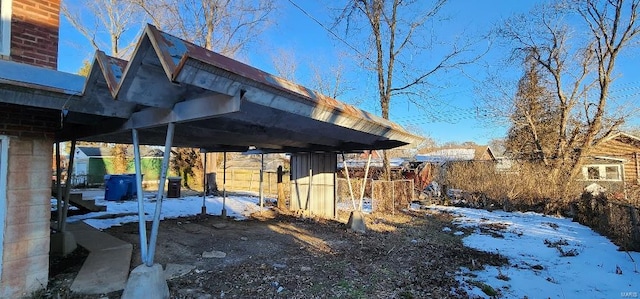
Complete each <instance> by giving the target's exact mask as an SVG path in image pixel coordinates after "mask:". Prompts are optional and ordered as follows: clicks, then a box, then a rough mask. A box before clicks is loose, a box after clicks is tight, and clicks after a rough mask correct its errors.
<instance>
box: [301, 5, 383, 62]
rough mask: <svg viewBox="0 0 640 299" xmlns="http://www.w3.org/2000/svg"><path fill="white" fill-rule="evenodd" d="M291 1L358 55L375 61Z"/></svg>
mask: <svg viewBox="0 0 640 299" xmlns="http://www.w3.org/2000/svg"><path fill="white" fill-rule="evenodd" d="M289 2H290V3H291V4H292V5H293V6H295V7H296V8H297V9H299V10H300V11H301V12H302V13H303V14H304V15H306V16H307V17H308V18H310V19H311V20H313V21H314V22H316V23H317V24H318V25H320V27H322V29H324V30H326V31H327V32H329V33H330V34H331V35H333V37H335V38H337V39H338V40H339V41H341V42H343V43H344V44H345V45H347V46H348V47H349V48H351V49H352V50H353V51H355V52H356V53H358V55H360V56H361V57H363V58H364V59H366V60H368V61H369V62H371V63H374V62H373V61H372V60H371V59H369V57H367V56H366V55H364V54H362V53H361V52H360V51H359V50H358V49H356V47H354V46H352V45H351V44H350V43H348V42H347V41H346V40H344V39H343V38H341V37H340V36H338V35H337V34H336V33H335V32H333V31H331V29H329V28H327V26H325V25H324V24H322V22H320V21H319V20H318V19H316V18H315V17H314V16H312V15H311V14H310V13H309V12H307V11H306V10H305V9H304V8H302V7H300V6H299V5H298V4H296V3H295V2H293V0H289Z"/></svg>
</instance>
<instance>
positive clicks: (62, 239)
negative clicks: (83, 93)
mask: <svg viewBox="0 0 640 299" xmlns="http://www.w3.org/2000/svg"><path fill="white" fill-rule="evenodd" d="M73 152H75V149H73V151H72V153H73ZM72 160H73V158H72ZM70 164H71V163H70ZM71 166H73V165H71ZM70 177H71V175H70V174H69V173H67V178H68V179H69V178H70ZM61 180H62V167H61V165H60V143H59V142H56V189H57V190H56V193H57V194H56V195H57V198H58V201H57V208H58V226H57V228H58V231H57V232H56V233H55V234H52V235H51V243H50V246H51V247H50V252H51V254H52V255H59V256H66V255H68V254H69V253H71V252H73V251H74V250H75V249H76V248H77V246H78V244H77V243H76V239H75V237H74V235H73V234H72V233H71V232H67V231H65V225H64V224H63V223H65V222H66V221H67V219H66V217H65V216H64V215H65V213H66V212H67V209H65V208H64V207H66V206H67V205H68V202H67V203H65V204H64V206H63V205H62V201H63V200H64V198H65V197H64V196H65V195H63V192H62V182H61ZM69 185H70V184H69V182H67V190H70V189H71V188H69ZM65 193H66V192H65ZM66 198H69V196H68V195H67V197H66Z"/></svg>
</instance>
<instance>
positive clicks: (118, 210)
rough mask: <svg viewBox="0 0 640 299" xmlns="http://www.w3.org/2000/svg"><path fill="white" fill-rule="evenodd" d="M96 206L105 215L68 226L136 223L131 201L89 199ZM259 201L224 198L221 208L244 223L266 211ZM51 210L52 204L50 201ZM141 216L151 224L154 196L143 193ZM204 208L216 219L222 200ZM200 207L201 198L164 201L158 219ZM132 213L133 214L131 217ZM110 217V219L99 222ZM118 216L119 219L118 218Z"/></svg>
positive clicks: (211, 200) (197, 211)
mask: <svg viewBox="0 0 640 299" xmlns="http://www.w3.org/2000/svg"><path fill="white" fill-rule="evenodd" d="M93 199H95V201H96V205H104V206H106V207H107V210H106V211H103V212H93V213H88V214H83V215H75V216H69V217H68V218H67V219H68V221H69V222H75V221H84V222H85V223H87V224H89V225H91V226H93V227H95V228H97V229H106V228H109V227H112V226H119V225H122V224H125V223H129V222H138V214H137V213H138V202H137V201H135V200H133V201H110V200H104V196H98V195H97V196H95V197H93ZM259 200H260V199H259V198H258V197H254V196H249V195H247V196H227V199H226V205H225V208H226V210H227V216H229V217H232V218H235V219H237V220H243V219H246V217H248V216H249V215H251V214H252V213H254V212H259V211H261V210H265V209H267V208H261V207H260V206H259V205H258V204H259ZM52 205H54V206H55V200H53V201H52ZM143 205H144V212H145V214H146V215H145V220H146V221H152V220H153V214H154V212H155V208H156V201H155V196H154V195H153V194H151V193H145V196H144V203H143ZM205 206H206V207H207V213H209V214H212V215H220V214H221V213H222V197H221V196H207V197H206V198H205ZM201 207H202V196H187V197H183V198H165V199H164V200H163V201H162V210H161V214H160V216H161V217H160V219H167V218H177V217H183V216H193V215H197V214H200V212H201ZM134 213H135V214H134ZM109 215H111V216H113V218H111V217H110V218H107V219H103V218H105V217H109ZM118 215H122V216H118Z"/></svg>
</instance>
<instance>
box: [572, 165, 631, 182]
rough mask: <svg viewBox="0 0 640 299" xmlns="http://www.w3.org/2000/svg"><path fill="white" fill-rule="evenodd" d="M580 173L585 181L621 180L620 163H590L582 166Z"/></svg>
mask: <svg viewBox="0 0 640 299" xmlns="http://www.w3.org/2000/svg"><path fill="white" fill-rule="evenodd" d="M582 175H583V176H584V179H585V180H587V181H621V180H622V165H619V164H591V165H585V166H583V167H582Z"/></svg>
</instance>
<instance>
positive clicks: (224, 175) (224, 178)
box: [220, 152, 227, 218]
mask: <svg viewBox="0 0 640 299" xmlns="http://www.w3.org/2000/svg"><path fill="white" fill-rule="evenodd" d="M222 155H223V156H222V211H220V214H221V216H222V217H223V218H224V217H227V206H226V205H227V152H224V153H223V154H222Z"/></svg>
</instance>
